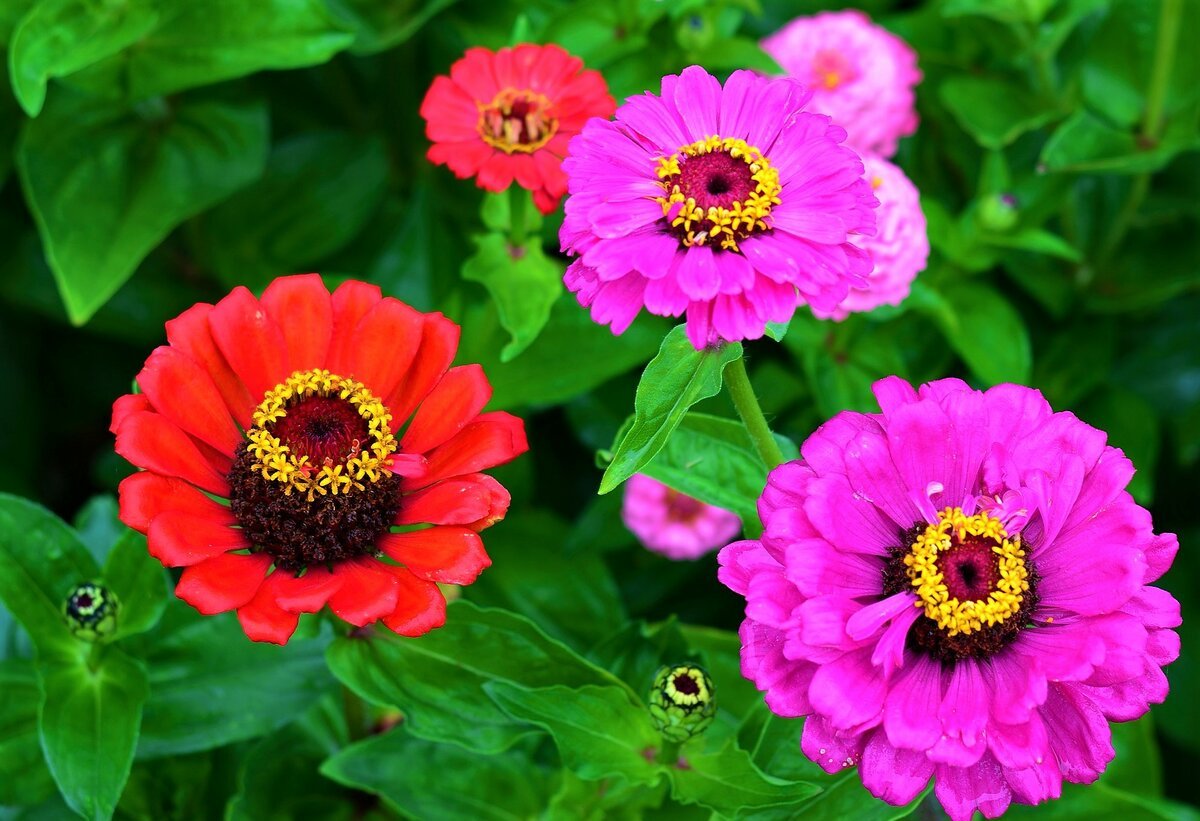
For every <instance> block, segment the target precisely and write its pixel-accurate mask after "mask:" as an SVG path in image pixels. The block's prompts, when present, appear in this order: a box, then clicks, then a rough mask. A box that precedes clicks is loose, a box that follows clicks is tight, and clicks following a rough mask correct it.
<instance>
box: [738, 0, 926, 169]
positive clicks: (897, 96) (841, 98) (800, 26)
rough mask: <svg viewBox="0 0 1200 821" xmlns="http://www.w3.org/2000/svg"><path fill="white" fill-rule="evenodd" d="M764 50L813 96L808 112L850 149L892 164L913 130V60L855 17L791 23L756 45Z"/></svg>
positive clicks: (902, 45)
mask: <svg viewBox="0 0 1200 821" xmlns="http://www.w3.org/2000/svg"><path fill="white" fill-rule="evenodd" d="M761 45H762V47H763V51H765V52H767V54H770V55H771V56H772V57H774V58H775V62H777V63H779V65H780V66H781V67H782V68H783V70H784V71H786V72H787V73H788V74H789V75H790V76H792V77H795V78H796V79H797V80H799V81H800V82H802V83H804V84H805V85H807V86H810V87H811V88H812V89H813V98H812V105H811V106H810V108H811V109H812V110H813V111H819V112H821V113H822V114H828V115H829V116H831V117H833V121H834V122H835V123H837V124H838V125H840V126H843V127H844V128H845V129H846V133H847V134H848V135H849V136H848V137H847V139H846V143H847V144H848V145H851V146H853V147H854V148H855V149H856V150H859V151H864V152H866V151H870V152H873V153H876V154H882V155H883V156H885V157H890V156H892V155H893V154H895V153H896V143H897V141H898V140H899V138H901V137H906V136H908V135H909V134H912V133H913V132H914V131H916V130H917V111H916V108H915V106H914V95H913V87H914V86H916V85H917V83H919V82H921V71H920V69H918V68H917V53H916V52H915V51H913V50H912V47H911V46H909V45H908V43H906V42H904V41H903V40H902V39H900V38H899V37H897V36H896V35H894V34H892V33H891V32H889V31H888V30H887V29H885V28H882V27H881V26H877V25H875V24H874V23H872V22H871V18H870V17H868V16H867V15H865V14H863V13H862V12H861V11H856V10H853V9H848V10H846V11H827V12H822V13H821V14H817V15H814V16H812V17H797V18H796V19H795V20H793V21H792V22H790V23H788V24H787V25H786V26H784V27H783V28H781V29H780V30H779V31H777V32H775V33H774V34H772V35H771V36H770V37H767V38H766V39H765V40H763V41H762V44H761Z"/></svg>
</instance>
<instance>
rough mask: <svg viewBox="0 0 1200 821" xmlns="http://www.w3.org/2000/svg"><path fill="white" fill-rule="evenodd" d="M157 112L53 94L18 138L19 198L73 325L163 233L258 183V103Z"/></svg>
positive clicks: (164, 107) (188, 104)
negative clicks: (22, 194) (39, 239)
mask: <svg viewBox="0 0 1200 821" xmlns="http://www.w3.org/2000/svg"><path fill="white" fill-rule="evenodd" d="M160 106H161V108H160V109H158V110H156V111H154V112H149V111H146V110H143V111H142V112H141V113H140V114H139V113H137V112H132V111H128V110H125V109H122V108H118V107H114V106H112V105H109V104H106V103H101V102H96V101H93V100H84V99H78V98H75V99H71V100H68V99H65V97H64V96H63V95H58V96H57V97H56V98H55V100H52V101H51V105H50V106H49V107H47V109H46V111H45V112H44V113H43V114H42V116H40V117H38V118H37V119H36V120H31V121H29V123H27V124H26V126H25V129H24V131H23V133H22V135H21V141H20V143H19V145H18V147H17V169H18V171H19V173H20V175H21V184H22V186H23V187H24V190H25V198H26V200H27V202H28V203H29V207H30V210H31V211H32V212H33V216H34V219H35V220H36V222H37V225H38V231H39V233H41V235H42V242H43V243H44V245H45V249H46V258H47V260H48V261H49V263H50V267H51V269H52V270H53V271H54V277H55V280H56V281H57V282H58V288H59V292H60V293H61V294H62V297H63V302H64V303H65V304H66V307H67V314H68V316H69V317H70V319H71V321H72V322H73V323H75V324H77V325H79V324H83V323H84V322H86V321H87V320H88V319H89V318H90V317H91V316H92V314H94V313H95V312H96V310H97V309H99V308H100V306H101V305H103V304H104V303H105V302H106V301H107V300H108V298H109V297H111V296H112V295H113V294H114V293H115V292H116V290H117V289H118V288H119V287H121V284H122V283H124V282H125V280H127V279H128V278H129V277H130V276H131V275H132V274H133V272H134V269H136V268H137V266H138V264H139V263H141V261H142V259H143V258H144V257H145V256H146V255H147V254H148V253H149V252H150V251H151V249H153V248H154V247H155V246H156V245H158V243H160V242H161V241H162V240H163V239H164V238H165V237H166V236H167V234H169V233H170V232H171V230H172V229H174V228H175V227H176V226H177V225H179V224H180V223H181V222H183V221H184V220H186V219H188V218H189V217H191V216H193V215H195V214H197V213H199V212H200V211H203V210H204V209H205V208H207V207H209V206H210V205H212V204H214V203H216V202H218V201H220V200H222V199H224V198H225V197H227V196H228V195H229V194H231V193H233V192H234V191H236V190H237V189H239V188H241V187H243V186H244V185H246V184H247V183H249V182H251V181H253V180H254V179H255V178H257V177H258V176H259V175H260V174H261V173H262V168H263V160H264V158H265V155H266V148H267V111H266V107H265V106H264V105H263V104H261V103H231V102H222V101H217V100H203V99H193V100H189V101H183V102H179V103H171V104H168V103H165V102H161V103H160ZM170 106H174V107H170ZM99 191H103V192H104V196H102V197H98V196H97V192H99Z"/></svg>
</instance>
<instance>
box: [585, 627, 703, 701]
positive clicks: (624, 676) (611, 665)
mask: <svg viewBox="0 0 1200 821" xmlns="http://www.w3.org/2000/svg"><path fill="white" fill-rule="evenodd" d="M588 658H590V659H592V660H593V661H595V662H596V663H597V664H600V665H602V666H603V667H604V668H605V669H606V670H610V671H612V672H613V673H614V674H615V675H616V676H618V677H619V678H620V679H621V680H622V681H624V682H625V683H626V684H628V685H629V686H630V687H631V688H633V691H634V692H635V693H639V694H645V693H648V692H649V691H650V687H651V685H652V684H653V683H654V676H655V674H656V673H657V672H658V668H660V667H662V666H663V665H676V664H682V663H685V662H695V661H697V660H698V659H697V658H696V657H695V654H694V653H692V651H691V649H690V648H689V647H688V645H687V640H686V639H685V638H684V637H683V633H682V631H681V630H680V627H679V623H678V622H676V620H675V618H674V617H672V618H670V619H668V620H667V621H665V622H661V623H660V624H656V625H654V626H650V625H648V624H646V623H645V622H643V621H635V622H630V623H629V624H627V625H625V627H623V628H621V629H620V630H618V631H617V632H616V633H613V634H612V635H611V636H608V637H607V638H605V639H604V640H603V641H601V642H600V643H598V644H597V645H596V646H595V647H593V648H592V649H591V650H590V651H589V652H588ZM718 704H719V701H718Z"/></svg>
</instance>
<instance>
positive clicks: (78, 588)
mask: <svg viewBox="0 0 1200 821" xmlns="http://www.w3.org/2000/svg"><path fill="white" fill-rule="evenodd" d="M62 609H63V618H65V619H66V620H67V627H69V628H70V630H71V633H72V634H73V635H74V636H75V637H76V638H80V639H83V640H84V641H99V640H100V639H101V638H103V637H104V636H108V635H111V634H112V633H113V632H114V631H115V630H116V629H117V612H118V611H119V610H120V609H121V602H120V601H118V599H117V595H116V594H115V593H113V592H111V591H110V590H109V589H108V588H106V587H102V586H100V585H98V584H93V583H92V582H84V583H82V584H77V585H75V589H73V590H72V591H71V593H70V595H68V596H67V600H66V601H64V602H63V608H62Z"/></svg>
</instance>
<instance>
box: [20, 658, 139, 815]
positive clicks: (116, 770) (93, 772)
mask: <svg viewBox="0 0 1200 821" xmlns="http://www.w3.org/2000/svg"><path fill="white" fill-rule="evenodd" d="M38 677H39V680H40V684H41V689H42V696H43V698H42V703H41V707H40V709H39V711H38V726H39V730H40V733H41V739H42V748H43V750H45V753H46V761H47V763H48V764H49V765H50V772H51V774H53V776H54V780H55V781H56V782H57V783H58V788H59V790H60V791H61V792H62V795H63V798H65V799H66V801H67V804H69V805H70V807H71V809H73V810H75V811H76V812H77V813H79V814H80V815H82V816H83V817H85V818H95V819H106V818H110V817H111V816H112V814H113V810H114V808H115V807H116V806H117V799H118V798H120V797H121V791H122V790H123V789H124V788H125V780H126V779H127V778H129V770H130V767H131V766H132V764H133V752H134V749H135V748H136V746H137V741H138V728H139V726H140V724H141V721H142V704H143V702H144V701H145V699H146V670H145V668H144V667H143V666H142V664H141V662H139V661H136V660H134V659H132V658H130V657H129V656H127V655H125V654H124V653H123V652H121V651H120V650H119V649H118V648H117V647H114V646H111V645H110V646H107V647H104V648H103V650H102V651H101V652H100V655H99V657H96V655H92V656H91V657H88V650H87V649H86V648H81V650H80V652H79V653H77V654H76V655H75V656H74V657H73V658H69V659H63V658H60V659H55V660H53V661H44V662H42V663H39V665H38Z"/></svg>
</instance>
